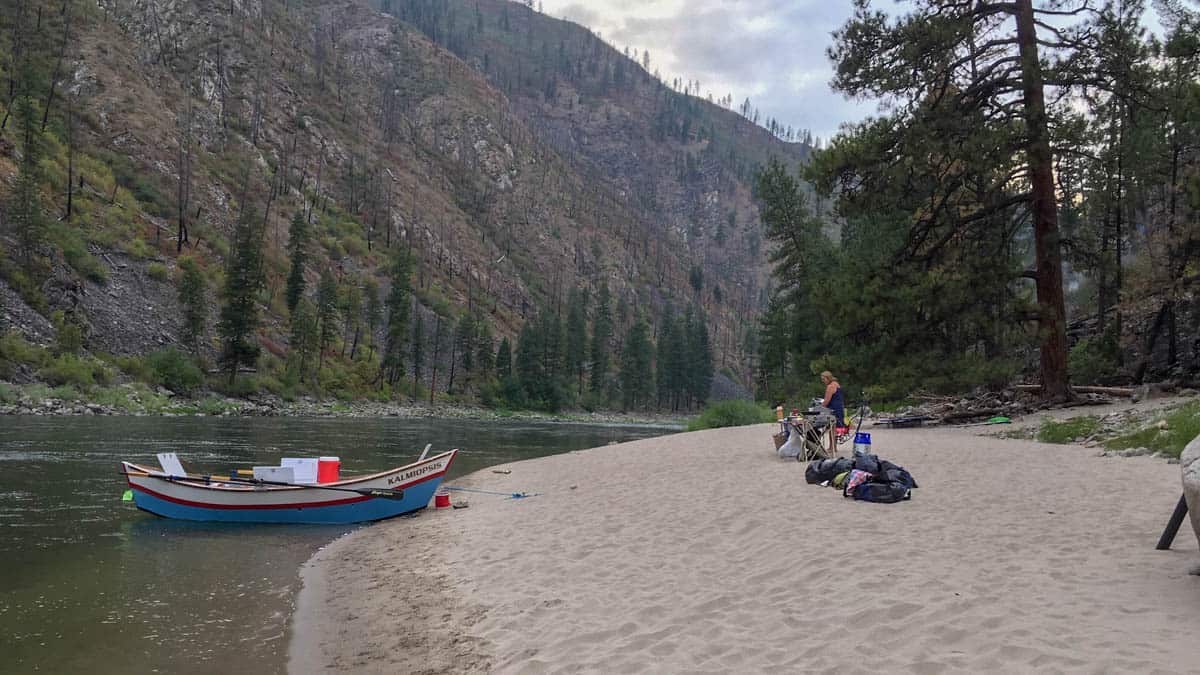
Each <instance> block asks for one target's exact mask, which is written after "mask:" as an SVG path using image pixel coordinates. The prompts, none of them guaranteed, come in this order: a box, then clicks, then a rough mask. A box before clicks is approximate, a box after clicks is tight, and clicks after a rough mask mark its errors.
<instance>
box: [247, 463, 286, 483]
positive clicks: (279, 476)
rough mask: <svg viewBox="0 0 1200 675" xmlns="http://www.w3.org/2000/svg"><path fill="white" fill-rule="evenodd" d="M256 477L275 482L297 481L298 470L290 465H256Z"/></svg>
mask: <svg viewBox="0 0 1200 675" xmlns="http://www.w3.org/2000/svg"><path fill="white" fill-rule="evenodd" d="M254 477H255V478H257V479H258V480H269V481H272V482H275V483H295V482H296V471H295V470H294V469H293V468H292V467H290V466H256V467H254Z"/></svg>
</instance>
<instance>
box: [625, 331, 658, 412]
mask: <svg viewBox="0 0 1200 675" xmlns="http://www.w3.org/2000/svg"><path fill="white" fill-rule="evenodd" d="M653 349H654V347H653V345H651V344H650V328H649V326H647V325H646V322H645V321H643V320H641V319H640V318H639V319H637V320H636V321H634V323H633V326H632V327H630V329H629V334H628V335H627V336H626V338H625V348H624V350H623V351H622V352H621V400H622V404H623V405H624V407H625V409H626V410H633V409H638V408H641V407H642V406H644V405H645V404H646V402H647V401H649V399H650V397H651V396H653V395H654V379H653V377H652V375H651V374H652V373H653V372H654V371H653V370H652V367H653V363H652V358H653V353H652V352H653Z"/></svg>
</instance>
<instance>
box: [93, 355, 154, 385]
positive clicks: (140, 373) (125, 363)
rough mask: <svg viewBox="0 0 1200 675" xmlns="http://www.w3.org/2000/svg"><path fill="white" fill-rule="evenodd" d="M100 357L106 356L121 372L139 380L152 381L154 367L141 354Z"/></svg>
mask: <svg viewBox="0 0 1200 675" xmlns="http://www.w3.org/2000/svg"><path fill="white" fill-rule="evenodd" d="M102 358H106V359H107V360H108V361H109V362H110V363H112V364H113V365H115V366H116V367H117V368H119V369H120V370H121V372H123V373H125V374H126V375H128V376H129V377H131V378H133V379H135V380H138V381H139V382H153V381H154V369H153V368H151V367H150V364H148V363H146V359H145V358H143V357H141V356H107V357H102Z"/></svg>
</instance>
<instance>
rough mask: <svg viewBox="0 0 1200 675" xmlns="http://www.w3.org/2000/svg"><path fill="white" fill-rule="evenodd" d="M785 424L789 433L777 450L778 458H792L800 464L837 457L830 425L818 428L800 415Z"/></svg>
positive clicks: (835, 443) (835, 440)
mask: <svg viewBox="0 0 1200 675" xmlns="http://www.w3.org/2000/svg"><path fill="white" fill-rule="evenodd" d="M785 424H787V425H788V432H789V433H788V439H787V442H786V443H784V444H783V446H781V447H779V448H778V452H779V454H780V456H782V457H792V456H794V457H795V458H796V460H797V461H800V462H811V461H813V460H817V459H828V458H830V457H835V456H837V437H836V436H835V434H834V425H833V424H832V423H831V424H826V425H824V426H818V425H817V424H816V423H815V422H814V420H812V419H810V418H808V417H806V416H803V415H801V416H799V417H792V418H789V419H788V420H787V421H786V422H785ZM797 444H799V447H796V445H797Z"/></svg>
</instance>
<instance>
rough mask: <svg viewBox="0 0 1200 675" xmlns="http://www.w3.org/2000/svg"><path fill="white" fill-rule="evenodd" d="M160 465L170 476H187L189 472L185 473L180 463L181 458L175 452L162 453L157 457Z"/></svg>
mask: <svg viewBox="0 0 1200 675" xmlns="http://www.w3.org/2000/svg"><path fill="white" fill-rule="evenodd" d="M157 457H158V465H159V466H161V467H162V470H163V473H164V474H166V475H168V476H181V477H182V476H186V475H187V471H184V469H183V464H182V463H180V461H179V456H178V455H176V454H175V453H173V452H160V453H158V455H157Z"/></svg>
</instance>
